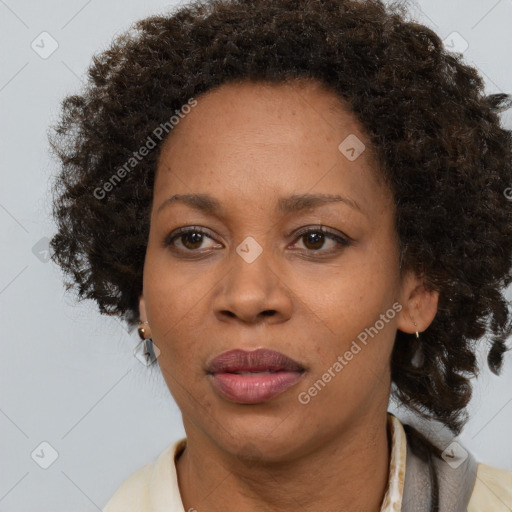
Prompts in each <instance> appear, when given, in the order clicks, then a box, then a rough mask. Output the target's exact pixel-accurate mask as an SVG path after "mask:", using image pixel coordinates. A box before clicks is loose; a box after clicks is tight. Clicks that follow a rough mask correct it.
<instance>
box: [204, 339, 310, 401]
mask: <svg viewBox="0 0 512 512" xmlns="http://www.w3.org/2000/svg"><path fill="white" fill-rule="evenodd" d="M304 371H305V369H304V367H303V366H302V365H300V364H299V363H298V362H297V361H294V360H293V359H290V358H289V357H287V356H285V355H284V354H282V353H281V352H276V351H274V350H269V349H257V350H253V351H250V352H249V351H245V350H240V349H237V350H230V351H228V352H224V353H222V354H220V355H219V356H217V357H216V358H215V359H213V360H212V361H211V363H210V364H209V365H208V367H207V374H208V376H209V377H210V379H211V382H212V384H213V386H214V389H215V391H216V392H217V393H219V394H220V396H222V397H223V398H225V399H227V400H229V401H232V402H237V403H244V404H256V403H261V402H266V401H268V400H270V399H272V398H274V397H276V396H277V395H280V394H281V393H283V392H284V391H286V390H287V389H289V388H290V387H291V386H293V385H294V384H296V383H297V382H298V381H299V380H300V379H301V377H302V375H303V373H304Z"/></svg>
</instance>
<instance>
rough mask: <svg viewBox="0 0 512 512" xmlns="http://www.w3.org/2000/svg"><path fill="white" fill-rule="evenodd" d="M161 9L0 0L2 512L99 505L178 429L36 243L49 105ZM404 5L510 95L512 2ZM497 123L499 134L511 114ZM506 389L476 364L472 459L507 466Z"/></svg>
mask: <svg viewBox="0 0 512 512" xmlns="http://www.w3.org/2000/svg"><path fill="white" fill-rule="evenodd" d="M174 4H175V3H174ZM174 4H173V3H170V2H165V1H163V0H161V1H160V0H145V1H141V0H138V1H135V0H129V1H128V0H107V1H102V2H100V1H99V0H89V1H87V0H68V1H67V2H62V1H58V0H38V1H36V0H0V38H1V45H0V51H1V66H0V116H1V117H0V119H1V125H0V126H1V133H0V172H1V188H0V238H1V244H2V245H1V247H2V251H1V257H2V264H1V266H0V315H1V323H0V326H1V329H2V343H1V357H0V390H1V394H0V438H1V454H0V461H1V462H0V511H1V512H19V511H34V512H35V511H37V512H43V511H52V512H60V511H66V512H70V511H97V510H100V509H101V507H103V506H104V504H105V503H106V501H107V500H108V498H109V497H110V496H111V495H112V494H113V492H114V491H115V489H116V488H117V487H118V486H119V485H120V484H121V482H122V481H123V480H124V479H125V478H126V477H127V476H128V475H129V474H131V473H132V472H133V471H135V470H136V469H138V468H139V467H141V466H142V465H144V464H146V463H147V462H149V461H151V460H152V459H153V458H154V457H156V456H157V455H158V454H159V453H160V452H161V451H162V450H163V449H164V448H165V447H166V446H168V444H170V443H171V442H172V441H174V440H176V439H177V438H178V437H181V436H183V435H184V431H183V427H182V424H181V416H180V413H179V410H178V408H177V406H176V405H175V404H174V402H173V401H172V399H171V398H170V396H169V394H168V391H167V388H166V386H165V383H164V381H163V379H162V377H161V374H160V373H159V371H158V369H157V367H156V366H153V368H151V369H149V370H148V369H147V368H146V367H144V366H143V365H142V364H140V363H139V362H138V360H137V359H135V358H134V357H133V354H132V351H133V349H134V347H135V346H136V344H137V343H138V337H137V335H136V333H135V332H133V333H131V334H129V333H128V332H127V331H126V330H125V328H124V326H123V325H122V324H121V323H120V322H118V321H117V320H115V319H112V318H106V317H102V316H100V315H99V313H97V310H96V306H95V304H93V303H82V304H81V305H78V306H77V305H75V304H74V301H73V297H72V296H71V295H68V294H66V293H65V292H64V289H63V285H62V283H61V276H60V273H59V270H58V269H57V268H56V267H55V266H54V265H53V264H52V263H45V258H46V256H47V255H46V254H45V238H50V237H51V236H52V234H53V233H54V230H55V228H54V226H53V224H52V221H51V218H50V204H49V196H48V190H49V182H50V179H51V175H52V173H54V172H55V162H53V161H52V160H51V159H50V157H49V154H48V143H47V138H46V132H47V127H48V125H49V124H50V123H52V122H53V121H55V118H56V116H57V114H58V110H59V102H60V100H61V99H62V98H63V97H64V96H65V95H66V94H70V93H72V92H76V91H78V89H79V87H80V86H81V81H82V80H83V78H84V73H85V70H86V68H87V66H88V65H89V63H90V60H91V56H92V55H93V54H94V53H96V52H98V51H99V50H102V49H105V48H106V47H107V45H108V44H109V42H110V41H111V38H112V37H113V36H114V35H115V34H117V33H119V32H121V31H124V30H125V29H126V28H128V27H129V26H130V24H131V23H132V22H134V21H135V20H137V19H139V18H142V17H144V16H146V15H149V14H155V13H158V12H164V11H165V10H166V9H168V8H169V6H171V5H174ZM462 5H463V7H462ZM409 6H410V11H411V13H412V14H413V16H415V17H416V18H417V19H418V20H419V21H421V22H423V23H425V24H427V25H428V26H430V27H431V28H433V29H434V30H435V31H436V32H437V33H438V34H439V35H440V36H441V37H442V38H443V39H445V38H448V39H447V41H448V44H454V45H455V47H456V49H457V48H458V49H460V50H464V56H465V57H466V59H467V60H468V61H469V62H471V63H473V64H474V65H475V66H477V67H478V69H479V70H480V72H481V74H482V75H483V77H484V78H485V80H486V84H487V91H488V92H498V91H505V92H512V51H511V50H512V31H511V30H510V23H511V21H512V0H499V1H496V0H471V1H469V0H465V2H464V3H462V2H459V1H455V0H448V1H447V0H442V1H441V0H428V1H425V2H416V3H412V2H411V3H410V4H409ZM44 31H46V32H48V33H49V34H50V35H51V37H52V38H54V39H55V40H56V41H57V43H58V45H59V46H58V49H57V50H56V51H55V52H54V53H53V54H52V55H50V56H49V57H48V58H46V59H43V58H41V57H40V56H39V55H38V54H37V53H36V52H35V51H34V50H33V49H32V47H31V44H32V41H34V40H35V41H36V43H37V42H38V41H40V37H47V36H40V34H41V33H42V32H44ZM453 32H457V33H458V34H460V37H459V36H458V35H457V34H455V36H454V35H453V34H452V33H453ZM451 41H453V43H452V42H451ZM464 41H467V45H468V47H467V49H465V48H464V47H465V43H464ZM38 44H39V45H40V46H41V45H42V43H38ZM49 44H50V40H49V39H46V43H45V48H46V49H48V48H49V47H50V46H49ZM503 119H504V123H505V124H506V125H507V127H508V128H510V127H511V125H512V122H511V120H512V117H511V114H510V113H508V114H505V115H504V118H503ZM509 295H510V294H509ZM511 384H512V355H508V358H507V359H506V363H505V367H504V371H503V375H502V377H500V378H497V377H495V376H493V375H492V374H490V372H489V371H488V370H484V371H483V372H482V374H481V377H480V378H479V380H478V383H477V386H476V387H475V393H474V398H473V400H472V402H471V406H470V409H469V411H470V413H471V415H472V418H471V420H470V422H469V423H468V424H467V426H466V428H465V430H464V432H463V435H462V436H461V437H460V442H461V443H462V444H463V445H464V446H466V448H468V449H470V450H471V451H472V452H473V453H474V454H475V456H476V457H477V459H478V460H480V461H483V462H486V463H488V464H491V465H495V466H500V467H503V468H507V469H512V443H511V437H510V432H511V425H512V404H511V402H512V385H511ZM391 410H392V411H394V412H395V413H396V414H397V415H398V416H399V417H401V418H402V419H405V418H407V417H408V415H407V414H406V412H405V411H402V410H398V411H397V410H396V409H395V408H394V407H391ZM43 441H46V442H48V443H49V444H50V445H51V446H52V447H53V448H54V449H55V450H56V451H57V452H58V458H57V460H56V461H55V462H54V463H53V464H52V465H51V466H50V467H49V468H48V469H42V468H41V467H40V466H39V465H38V464H36V462H35V461H34V460H33V458H32V457H31V453H32V452H33V451H34V450H35V449H36V448H37V447H39V445H40V443H42V442H43ZM45 453H46V454H47V453H49V452H48V450H46V451H45ZM45 456H46V455H45Z"/></svg>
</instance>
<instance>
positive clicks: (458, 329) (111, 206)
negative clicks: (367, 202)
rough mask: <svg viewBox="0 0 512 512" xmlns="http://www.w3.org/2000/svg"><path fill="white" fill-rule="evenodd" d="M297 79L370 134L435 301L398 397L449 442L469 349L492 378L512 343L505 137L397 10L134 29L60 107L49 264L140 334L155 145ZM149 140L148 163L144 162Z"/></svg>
mask: <svg viewBox="0 0 512 512" xmlns="http://www.w3.org/2000/svg"><path fill="white" fill-rule="evenodd" d="M302 78H304V79H313V80H317V81H319V82H321V83H323V84H325V85H326V86H327V87H328V88H329V89H330V90H331V91H333V92H334V93H335V94H337V96H338V97H339V98H340V99H342V100H344V101H345V102H347V104H348V105H349V106H350V107H351V109H352V111H353V113H354V115H355V116H356V117H357V118H358V120H359V121H360V122H361V123H362V125H363V126H364V128H365V130H366V132H367V134H368V140H369V141H370V143H371V148H372V150H373V151H374V152H375V154H376V155H377V157H378V162H379V165H380V167H381V170H380V172H381V173H382V176H383V177H384V178H385V181H386V183H387V184H388V185H389V187H390V189H391V190H392V192H393V194H394V198H395V201H396V207H397V215H396V229H397V233H398V236H399V239H400V251H401V269H402V272H406V271H410V270H413V271H415V272H417V273H418V274H419V275H421V276H423V277H424V280H425V283H426V285H427V287H428V288H429V289H431V290H436V291H438V292H439V309H438V312H437V315H436V317H435V319H434V321H433V322H432V324H431V325H430V327H429V328H428V329H427V330H426V331H425V332H424V333H423V334H422V335H421V336H420V338H419V340H417V341H416V340H415V337H414V336H411V335H410V334H405V333H403V332H400V331H398V333H397V335H396V341H395V346H394V351H393V355H392V367H391V374H392V382H393V393H394V395H395V396H396V397H397V398H398V399H399V401H400V402H403V404H404V405H405V406H406V407H409V408H411V409H412V410H414V411H415V412H417V413H419V414H420V415H421V416H423V417H424V418H427V419H435V420H438V421H441V422H442V423H444V424H445V425H446V426H447V427H449V428H450V429H451V430H452V432H454V433H456V434H458V433H460V431H461V429H462V427H463V425H464V423H465V422H466V421H467V413H466V411H465V408H466V406H467V404H468V402H469V400H470V397H471V385H470V379H471V377H473V376H476V375H477V374H478V364H477V361H476V356H475V353H476V349H477V343H476V342H477V341H481V340H483V339H485V340H486V341H487V342H488V343H489V344H490V350H489V353H488V364H489V367H490V368H491V370H492V371H493V372H494V373H496V374H499V372H500V368H501V365H502V360H503V354H504V353H505V351H506V350H508V348H507V346H506V343H505V342H506V339H507V337H508V336H509V335H510V333H511V331H512V322H511V311H510V309H509V304H508V303H507V301H506V300H505V297H504V295H503V292H504V289H505V288H506V287H507V286H508V285H509V283H510V282H511V281H512V273H511V267H512V201H510V200H507V198H506V197H505V193H504V191H505V190H506V189H507V188H508V187H510V185H511V181H512V169H511V167H512V135H511V132H510V131H508V130H506V129H505V128H503V127H502V125H501V120H500V118H499V113H500V111H501V110H503V109H504V108H505V106H508V105H507V102H508V96H506V95H485V94H484V92H483V89H484V85H483V81H482V79H481V77H480V76H479V74H478V72H477V70H476V69H474V68H473V67H471V66H468V65H467V64H465V63H464V62H463V60H462V57H461V55H459V54H454V53H450V52H448V51H447V50H445V49H444V47H443V43H442V41H441V40H440V38H439V37H438V36H437V35H436V34H435V33H434V32H432V31H431V30H430V29H429V28H427V27H425V26H423V25H421V24H418V23H416V22H414V21H411V20H409V19H408V17H407V14H406V12H404V9H403V8H401V7H400V5H388V6H386V5H384V4H383V3H382V2H380V1H378V0H367V1H356V0H211V1H197V0H196V1H194V2H191V3H189V4H188V5H186V6H181V7H180V8H179V9H176V10H175V11H173V12H172V13H170V14H169V15H158V16H152V17H149V18H147V19H144V20H141V21H139V22H137V23H136V24H135V25H134V26H133V29H132V30H131V31H129V32H127V33H125V34H123V35H121V36H119V37H117V39H115V40H114V41H113V43H112V44H111V46H110V48H109V49H108V50H106V51H104V52H103V53H101V54H99V55H96V56H95V57H94V58H93V64H92V65H91V67H90V68H89V70H88V83H87V85H86V87H85V90H84V91H83V93H82V94H81V95H72V96H69V97H67V98H66V99H65V100H64V101H63V105H62V115H61V117H60V120H59V122H58V124H57V125H56V126H54V127H53V132H52V133H51V135H50V141H51V146H52V148H53V150H54V152H55V154H56V155H57V156H58V158H59V159H60V163H61V169H60V174H59V176H58V178H57V179H56V182H55V185H54V189H53V192H54V211H53V213H54V217H55V219H56V222H57V224H58V232H57V233H56V234H55V236H54V237H53V239H52V240H51V248H52V250H53V254H52V258H53V260H54V261H55V262H56V263H58V264H59V265H60V266H61V267H62V268H63V270H64V272H65V273H66V275H68V276H70V277H71V278H72V282H70V283H68V284H67V286H68V288H70V287H75V288H76V290H77V292H78V298H79V299H84V298H87V299H93V300H95V301H96V302H97V303H98V305H99V309H100V311H101V313H104V314H110V315H118V316H119V317H121V318H123V319H124V320H125V321H126V322H127V323H128V325H129V326H130V327H134V326H135V324H136V322H137V320H138V299H139V295H140V294H141V291H142V271H143V263H144V258H145V251H146V244H147V239H148V233H149V214H150V210H151V203H152V193H153V184H154V178H155V170H156V166H157V160H158V157H159V153H160V148H161V147H162V142H163V141H164V140H165V137H160V138H158V137H156V136H155V134H157V133H160V132H162V128H161V127H162V126H167V128H166V132H168V131H170V130H169V129H168V128H169V124H170V122H169V119H170V118H171V116H173V115H178V114H179V112H180V111H181V108H182V106H183V105H186V104H187V103H188V102H189V101H190V99H191V98H194V97H197V96H198V95H200V94H201V93H203V92H205V91H208V90H211V89H212V88H215V87H218V86H220V85H222V84H224V83H227V82H236V81H244V80H250V81H264V82H269V83H270V82H272V83H280V82H281V83H282V82H286V81H290V80H294V79H302ZM166 123H167V125H166ZM159 127H160V128H159ZM148 137H151V139H152V140H153V143H154V146H155V147H153V148H151V149H150V151H149V152H148V154H147V155H146V156H145V157H144V158H139V157H140V155H139V153H138V150H139V148H141V147H143V146H144V145H146V147H148V146H149V145H148V140H149V139H148ZM127 162H130V164H129V168H127ZM123 166H124V167H123ZM116 169H117V170H118V171H117V178H115V180H114V181H113V178H114V174H115V173H116ZM121 169H124V172H123V171H121ZM106 191H108V193H106ZM411 338H412V339H411ZM418 347H419V348H420V350H421V351H422V354H423V364H422V365H418V364H416V363H415V360H414V356H415V354H416V353H417V350H418ZM436 453H438V452H436Z"/></svg>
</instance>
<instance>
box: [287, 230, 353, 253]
mask: <svg viewBox="0 0 512 512" xmlns="http://www.w3.org/2000/svg"><path fill="white" fill-rule="evenodd" d="M326 239H328V240H331V242H333V243H332V245H333V247H331V249H327V250H325V251H323V252H327V253H329V252H333V251H336V250H338V249H339V248H340V247H348V246H349V245H350V240H349V239H348V238H347V237H345V236H342V235H341V234H338V233H334V232H331V231H329V230H327V229H325V228H324V227H323V226H318V227H315V228H307V229H304V230H302V231H300V232H299V233H298V234H297V238H296V240H303V245H304V246H305V247H306V250H307V251H313V252H318V251H319V250H320V249H322V248H323V246H324V245H325V240H326Z"/></svg>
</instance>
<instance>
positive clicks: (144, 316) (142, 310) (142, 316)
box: [139, 294, 148, 322]
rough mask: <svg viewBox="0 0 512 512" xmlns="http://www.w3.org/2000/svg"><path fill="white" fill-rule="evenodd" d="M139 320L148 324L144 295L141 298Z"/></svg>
mask: <svg viewBox="0 0 512 512" xmlns="http://www.w3.org/2000/svg"><path fill="white" fill-rule="evenodd" d="M139 318H140V320H141V321H142V322H147V320H148V316H147V314H146V304H145V302H144V295H142V294H141V295H140V297H139Z"/></svg>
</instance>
